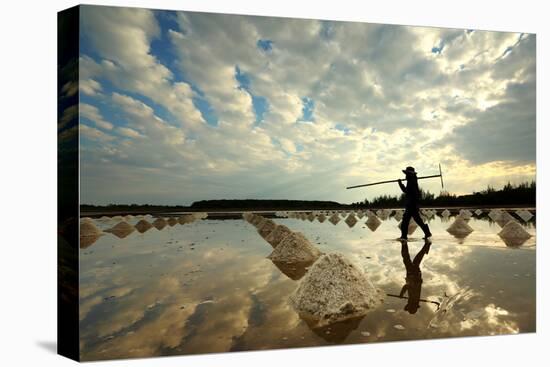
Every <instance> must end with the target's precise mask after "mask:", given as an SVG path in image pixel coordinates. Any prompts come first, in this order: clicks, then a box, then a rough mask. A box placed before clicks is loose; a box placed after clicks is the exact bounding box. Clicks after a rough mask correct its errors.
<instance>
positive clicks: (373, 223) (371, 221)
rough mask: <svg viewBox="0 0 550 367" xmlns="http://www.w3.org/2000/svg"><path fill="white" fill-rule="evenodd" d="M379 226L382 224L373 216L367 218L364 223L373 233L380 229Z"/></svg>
mask: <svg viewBox="0 0 550 367" xmlns="http://www.w3.org/2000/svg"><path fill="white" fill-rule="evenodd" d="M380 224H382V222H381V221H380V219H378V217H377V216H375V215H371V216H369V218H368V219H367V221H366V222H365V225H366V226H367V227H368V228H369V229H370V230H371V231H373V232H374V231H376V229H378V227H380Z"/></svg>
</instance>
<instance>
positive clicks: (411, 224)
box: [397, 218, 418, 235]
mask: <svg viewBox="0 0 550 367" xmlns="http://www.w3.org/2000/svg"><path fill="white" fill-rule="evenodd" d="M402 223H403V221H401V222H399V224H398V225H397V228H399V229H401V224H402ZM417 228H418V224H416V222H415V221H414V219H412V218H411V220H410V221H409V228H408V229H407V234H409V235H411V234H413V233H414V231H416V229H417Z"/></svg>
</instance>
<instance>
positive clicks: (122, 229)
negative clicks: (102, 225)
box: [105, 221, 135, 238]
mask: <svg viewBox="0 0 550 367" xmlns="http://www.w3.org/2000/svg"><path fill="white" fill-rule="evenodd" d="M134 230H135V228H134V227H133V226H132V225H130V224H128V222H125V221H122V222H119V223H118V224H117V225H115V226H114V227H113V228H110V229H107V230H106V231H105V232H110V233H112V234H114V235H115V236H117V237H119V238H124V237H126V236H128V235H129V234H130V233H132V232H133V231H134Z"/></svg>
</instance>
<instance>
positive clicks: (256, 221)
mask: <svg viewBox="0 0 550 367" xmlns="http://www.w3.org/2000/svg"><path fill="white" fill-rule="evenodd" d="M262 220H264V217H262V216H261V215H257V214H252V218H251V219H250V224H252V225H253V226H254V227H256V226H257V225H258V224H260V222H261V221H262Z"/></svg>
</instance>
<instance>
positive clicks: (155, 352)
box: [80, 212, 536, 360]
mask: <svg viewBox="0 0 550 367" xmlns="http://www.w3.org/2000/svg"><path fill="white" fill-rule="evenodd" d="M276 214H278V215H276ZM309 214H310V213H307V214H306V213H304V215H305V216H306V218H303V219H302V218H288V216H287V215H281V213H273V216H272V219H273V221H274V222H275V223H277V224H284V225H285V226H287V227H288V228H289V229H291V230H292V231H294V232H299V233H302V234H303V236H304V237H306V238H307V239H309V241H310V242H311V244H312V245H314V246H315V247H316V248H317V249H319V251H321V252H323V253H333V252H338V253H341V254H343V255H344V256H345V257H346V258H347V259H349V260H350V261H352V262H353V263H354V264H356V265H357V267H358V268H360V269H361V270H362V271H363V272H365V274H367V275H368V277H369V279H370V281H371V282H372V283H373V284H374V285H375V286H376V287H377V288H379V289H381V290H383V292H384V294H385V297H384V301H383V303H381V304H380V305H378V306H377V307H375V308H373V309H371V310H369V311H368V312H367V313H366V314H365V315H362V316H360V317H357V318H353V319H348V320H345V321H343V322H335V323H330V324H328V325H322V326H319V325H315V324H314V323H311V322H310V320H308V319H307V318H304V317H303V315H301V314H299V313H298V312H297V311H296V309H295V308H294V307H293V306H292V304H291V303H290V301H289V299H290V297H291V295H292V294H293V292H294V291H295V290H296V289H297V287H298V286H299V284H300V282H301V280H302V279H303V277H304V276H305V275H306V274H307V272H308V270H309V267H308V266H305V267H301V266H300V264H290V265H289V264H283V265H281V264H277V263H275V262H273V261H272V260H270V259H269V258H268V256H269V255H270V253H271V252H272V251H273V247H272V245H270V244H269V243H268V242H266V240H264V238H262V236H260V235H259V233H258V231H257V229H256V228H255V227H254V226H252V225H251V224H250V223H248V222H247V221H245V220H244V219H242V217H241V219H227V220H221V219H213V218H210V217H206V218H201V219H197V220H195V221H192V222H189V223H185V224H179V223H178V224H173V225H169V224H168V225H166V226H164V227H163V228H162V229H161V230H159V229H157V228H155V227H153V228H150V229H148V230H147V231H145V232H144V233H140V232H139V231H137V230H134V231H132V232H131V233H129V234H127V235H125V236H121V237H119V236H117V235H115V234H113V233H110V232H104V231H105V230H108V229H110V228H112V227H113V226H115V225H116V224H117V223H116V221H114V220H112V219H107V218H103V219H100V218H97V219H94V224H95V225H96V226H97V227H98V228H99V229H100V230H101V231H103V233H102V234H101V235H100V236H99V237H98V238H97V239H96V240H95V241H94V242H93V243H91V244H90V245H89V246H87V247H85V248H81V250H80V306H81V311H80V332H81V352H82V358H83V359H84V360H97V359H110V358H126V357H146V356H160V355H179V354H195V353H209V352H225V351H240V350H261V349H274V348H291V347H303V346H321V345H331V344H352V343H372V342H385V341H396V340H412V339H431V338H442V337H457V336H477V335H500V334H516V333H523V332H534V331H535V324H536V309H535V303H536V299H535V284H536V269H535V257H536V229H535V225H536V222H535V217H534V216H533V217H532V218H530V219H529V220H527V221H521V220H520V218H517V216H516V215H515V214H514V213H513V212H512V215H513V216H514V218H515V219H516V220H517V222H518V223H520V224H521V226H522V228H524V229H525V231H527V232H528V233H529V234H530V238H529V239H527V240H526V241H525V242H523V243H522V244H521V245H519V246H513V247H510V246H509V245H507V243H506V242H505V241H504V240H503V239H502V238H501V237H500V236H499V235H498V233H499V232H500V231H502V227H501V225H499V224H498V223H497V222H496V221H493V220H492V219H491V218H490V217H488V213H487V212H485V213H482V215H480V216H476V215H472V216H471V218H469V219H468V221H467V223H468V225H469V226H470V227H471V229H472V232H471V233H469V234H468V235H467V236H465V237H461V238H458V237H455V236H453V235H451V234H450V233H449V232H447V228H449V226H450V225H451V224H452V223H453V222H454V221H455V220H456V218H455V217H456V216H457V215H459V214H458V213H456V212H455V213H454V214H451V215H449V216H448V217H442V216H440V215H439V214H437V215H434V216H432V217H431V218H427V221H428V223H429V225H430V227H431V230H432V233H433V234H434V237H433V239H432V241H431V244H430V245H429V248H428V249H427V251H426V246H425V242H424V241H423V240H422V239H421V236H422V234H421V231H420V230H419V229H417V230H416V231H415V232H413V233H412V235H410V241H409V242H408V243H406V244H403V243H401V242H398V241H395V238H396V237H398V235H399V230H398V229H397V224H398V220H396V218H394V216H393V215H389V216H388V217H387V218H386V215H384V214H383V213H381V215H380V218H379V221H380V223H379V225H378V226H377V227H376V228H375V229H374V230H373V229H371V228H370V227H369V226H368V225H367V224H366V222H367V220H368V218H367V216H362V218H359V217H358V216H357V222H356V223H355V224H354V225H353V226H350V225H349V224H348V223H347V222H346V219H347V217H348V216H349V213H340V214H339V216H340V218H341V220H339V221H338V223H336V224H332V223H331V222H329V221H328V220H327V221H324V222H323V223H320V222H319V219H318V218H317V217H314V218H313V220H311V221H310V220H309V219H308V218H307V216H308V215H309ZM327 214H328V213H327ZM532 214H535V213H534V212H532ZM141 219H142V218H128V219H127V220H126V221H127V223H128V224H130V225H132V226H134V225H136V224H137V223H138V222H139V220H141ZM152 219H153V218H150V221H151V222H152V221H153V220H152ZM166 219H167V222H168V220H169V219H170V218H166ZM172 222H173V221H172ZM418 254H422V256H421V257H420V261H416V263H415V264H416V265H418V270H419V271H420V275H419V274H418V272H416V271H414V272H411V271H410V264H411V263H413V262H414V261H415V259H416V260H418V257H417V256H418ZM309 266H311V265H309ZM407 266H409V268H407ZM411 274H412V275H411ZM404 286H407V287H406V292H405V293H403V294H401V292H402V291H403V288H404ZM411 294H412V296H411ZM411 298H413V300H412V301H411ZM415 299H418V302H416V301H415Z"/></svg>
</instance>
